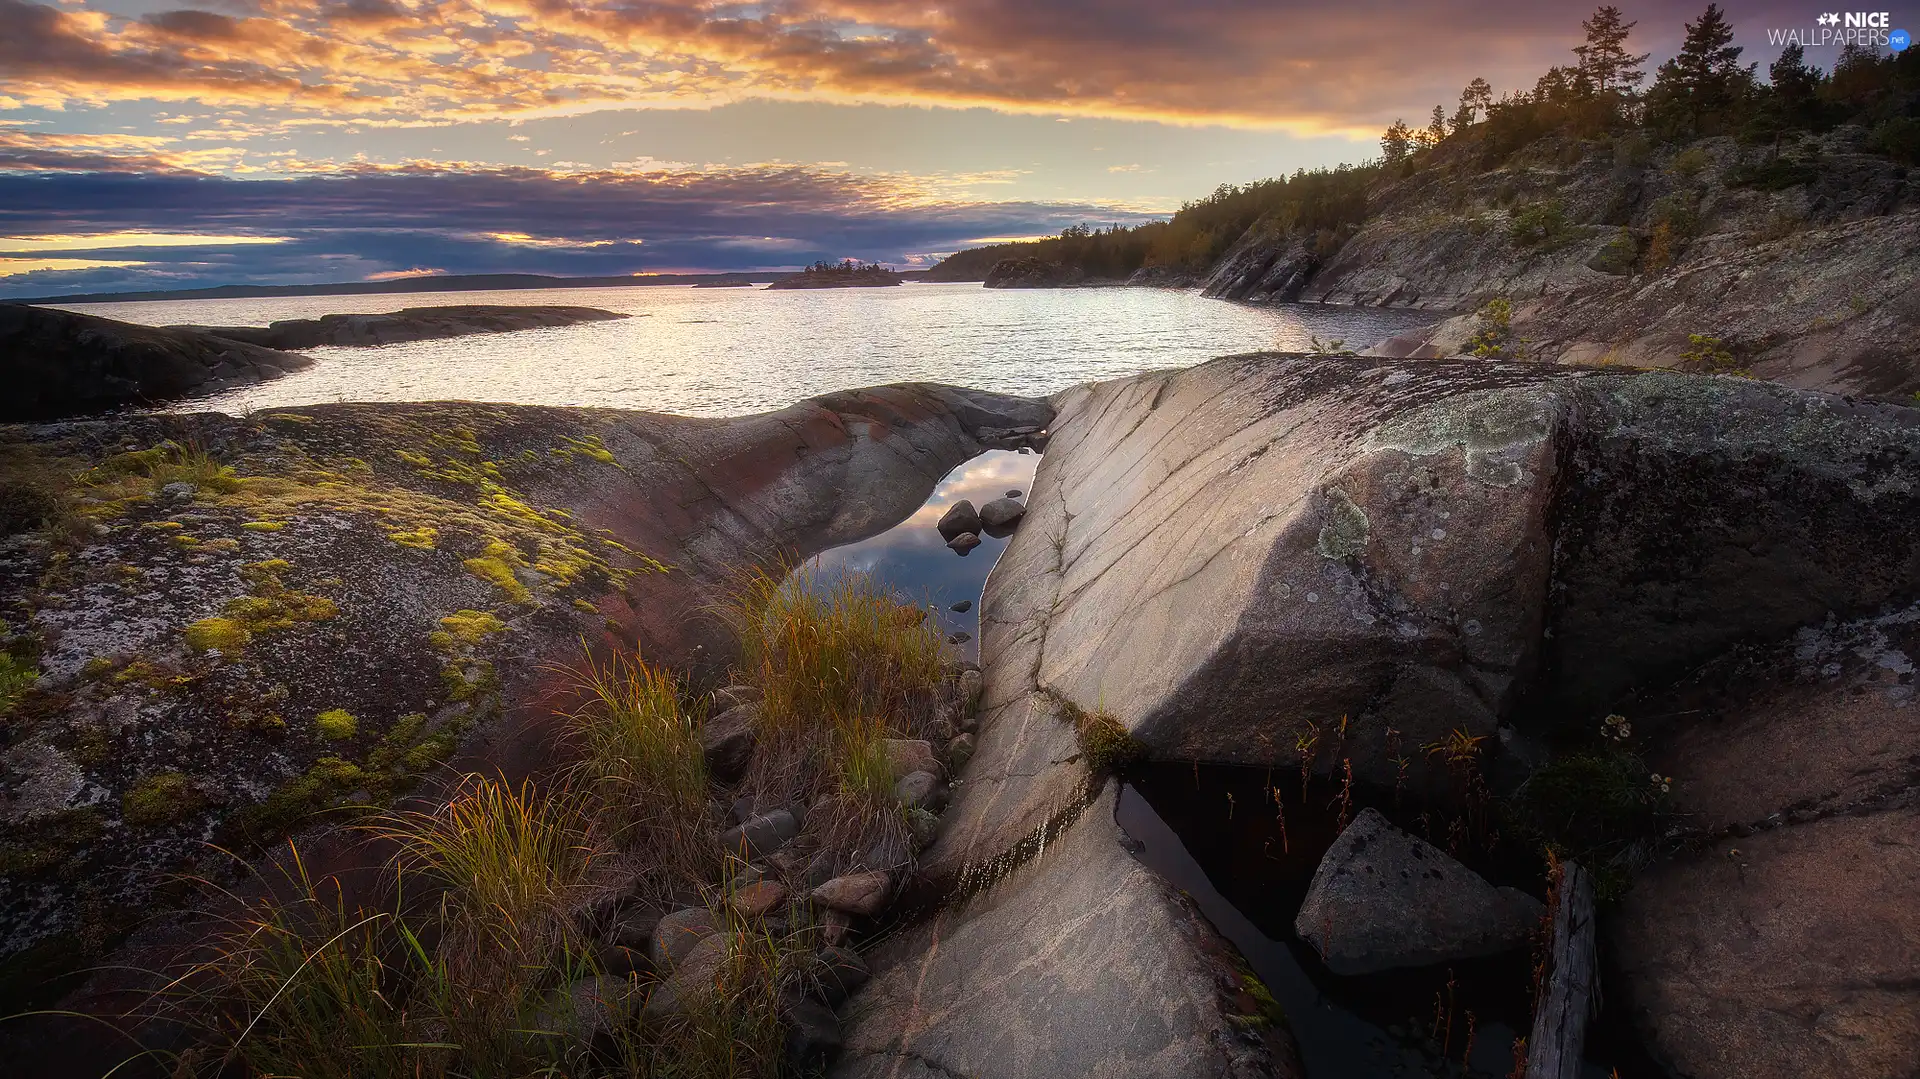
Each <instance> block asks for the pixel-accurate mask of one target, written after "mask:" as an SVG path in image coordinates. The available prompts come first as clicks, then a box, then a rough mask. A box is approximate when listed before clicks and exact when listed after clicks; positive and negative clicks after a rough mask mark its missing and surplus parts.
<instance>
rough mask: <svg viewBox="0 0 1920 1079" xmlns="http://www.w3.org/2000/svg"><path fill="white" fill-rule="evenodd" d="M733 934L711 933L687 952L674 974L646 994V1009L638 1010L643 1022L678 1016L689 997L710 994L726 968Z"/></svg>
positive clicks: (731, 947)
mask: <svg viewBox="0 0 1920 1079" xmlns="http://www.w3.org/2000/svg"><path fill="white" fill-rule="evenodd" d="M734 943H735V940H734V934H732V933H711V934H708V935H707V936H704V937H701V938H700V939H699V941H697V942H695V943H694V945H693V946H692V947H690V948H688V949H687V953H686V955H685V956H684V957H682V958H681V960H680V962H679V963H678V964H676V965H675V966H674V967H673V972H672V973H671V974H668V975H667V976H666V977H665V978H663V979H661V980H660V981H658V982H656V983H655V984H654V987H653V991H652V992H651V993H650V994H648V996H647V1001H646V1005H645V1007H643V1008H642V1009H641V1010H640V1015H641V1017H642V1018H643V1019H662V1018H665V1017H667V1016H670V1015H675V1014H678V1013H679V1011H680V1010H681V1008H683V1007H684V1006H685V1005H686V1003H687V1000H688V998H690V997H692V996H694V995H695V994H699V993H711V992H713V990H714V989H715V988H717V986H716V984H715V983H716V982H717V981H718V979H719V975H720V974H721V968H722V967H723V966H725V965H726V962H727V958H728V956H730V955H732V954H733V950H734Z"/></svg>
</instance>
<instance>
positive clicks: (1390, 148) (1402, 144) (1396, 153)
mask: <svg viewBox="0 0 1920 1079" xmlns="http://www.w3.org/2000/svg"><path fill="white" fill-rule="evenodd" d="M1412 152H1413V129H1411V128H1409V127H1408V126H1407V124H1406V121H1404V120H1395V121H1394V122H1393V126H1392V127H1389V128H1387V131H1386V134H1384V135H1382V136H1380V156H1381V158H1382V159H1383V160H1384V161H1385V162H1386V163H1387V164H1389V165H1398V164H1399V163H1400V162H1402V161H1405V160H1406V159H1407V155H1408V154H1410V153H1412Z"/></svg>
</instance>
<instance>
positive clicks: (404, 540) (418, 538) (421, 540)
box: [387, 525, 440, 551]
mask: <svg viewBox="0 0 1920 1079" xmlns="http://www.w3.org/2000/svg"><path fill="white" fill-rule="evenodd" d="M439 536H440V530H439V529H437V528H434V527H432V526H430V525H423V526H421V527H420V528H415V529H412V530H410V531H401V532H389V533H387V538H388V539H390V540H392V541H393V542H395V543H397V544H399V545H400V546H402V547H411V548H413V549H414V550H416V551H431V550H433V549H434V547H435V544H436V542H437V541H438V539H439Z"/></svg>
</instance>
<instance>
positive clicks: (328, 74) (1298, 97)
mask: <svg viewBox="0 0 1920 1079" xmlns="http://www.w3.org/2000/svg"><path fill="white" fill-rule="evenodd" d="M88 2H90V0H74V3H77V4H78V5H79V6H70V7H68V8H56V7H53V6H50V5H49V4H45V3H38V2H34V0H0V23H4V24H5V25H7V26H8V27H9V33H8V34H7V36H6V37H5V38H4V39H0V97H7V98H12V99H15V100H19V101H25V102H29V103H37V104H44V105H63V104H66V103H68V102H103V101H113V100H133V99H152V100H196V101H200V102H204V103H209V104H235V105H248V104H253V105H263V104H272V105H279V106H285V107H287V108H291V109H294V110H299V111H302V112H305V113H309V114H315V115H321V114H324V115H327V116H332V117H340V116H349V117H352V116H359V117H367V118H370V119H371V118H379V119H395V118H401V119H406V120H421V119H466V118H477V117H485V116H529V115H542V114H552V113H559V112H567V111H579V110H584V109H595V108H606V107H614V106H623V105H647V106H661V105H676V104H677V105H685V104H696V105H706V104H713V103H717V102H723V101H729V100H737V99H740V98H743V97H767V98H804V99H811V100H827V101H848V102H852V101H874V102H889V103H917V104H936V105H954V106H987V107H991V108H995V109H1001V110H1011V111H1028V112H1047V113H1066V114H1083V115H1100V116H1120V117H1136V118H1149V119H1160V120H1171V121H1176V122H1205V123H1226V124H1238V125H1254V126H1274V127H1286V128H1291V129H1295V130H1299V131H1305V132H1326V131H1339V132H1346V133H1370V132H1373V131H1376V130H1377V129H1378V126H1379V124H1380V122H1381V121H1382V119H1383V118H1390V117H1391V116H1393V115H1396V114H1404V115H1417V114H1418V113H1420V112H1424V108H1425V106H1426V105H1427V104H1431V103H1432V102H1434V101H1450V100H1452V98H1453V96H1454V95H1455V94H1457V92H1458V86H1459V84H1461V83H1463V82H1464V81H1465V80H1466V79H1467V78H1469V77H1471V76H1473V75H1484V76H1486V77H1488V78H1490V79H1492V80H1493V81H1494V83H1495V85H1496V86H1497V87H1498V86H1506V85H1514V84H1515V83H1517V82H1519V81H1521V80H1523V79H1524V80H1525V81H1527V82H1531V79H1532V76H1533V75H1534V74H1536V73H1537V72H1538V70H1539V69H1540V67H1541V66H1542V63H1543V61H1547V60H1553V59H1566V58H1567V57H1566V55H1565V53H1564V50H1565V49H1566V48H1567V47H1568V46H1571V45H1572V44H1574V43H1575V41H1576V39H1577V38H1578V36H1579V25H1578V17H1577V15H1576V14H1569V13H1568V12H1567V11H1566V10H1564V9H1552V8H1553V6H1552V5H1537V4H1535V5H1524V4H1516V3H1503V2H1499V0H1485V2H1470V0H1440V2H1437V3H1431V4H1426V5H1421V6H1419V7H1412V6H1406V5H1397V4H1388V3H1386V2H1385V0H1353V2H1349V3H1343V4H1338V5H1333V4H1326V3H1319V2H1315V3H1309V2H1307V0H1193V2H1186V3H1179V4H1171V3H1167V2H1166V0H1099V2H1096V0H1048V2H1045V3H1035V2H1033V0H942V2H940V3H937V4H935V3H928V2H927V0H763V2H762V3H759V4H756V5H754V6H752V7H746V6H740V7H734V6H729V5H716V4H713V3H711V2H709V0H236V2H238V3H245V4H247V6H248V7H249V8H250V12H251V13H250V15H249V16H247V17H235V16H229V15H224V14H217V13H213V12H208V11H198V10H177V11H165V12H160V13H156V14H152V15H148V16H146V17H145V18H143V19H139V20H130V19H126V18H123V17H119V16H114V15H109V14H106V13H104V12H101V11H96V10H93V9H91V8H88V7H86V6H84V5H85V4H86V3H88ZM1661 2H1662V3H1665V2H1666V0H1661ZM1549 9H1551V10H1549ZM1643 18H1644V19H1645V20H1646V21H1647V22H1648V24H1649V26H1652V25H1653V24H1654V23H1655V22H1656V19H1655V17H1654V16H1651V15H1646V16H1643ZM1679 18H1680V15H1679V13H1678V10H1677V9H1676V11H1675V13H1674V14H1673V16H1672V18H1671V20H1670V21H1671V22H1672V23H1673V24H1674V25H1676V26H1677V24H1678V21H1679ZM1657 21H1659V22H1660V23H1661V24H1662V25H1664V24H1665V23H1666V22H1667V21H1669V20H1668V19H1667V17H1665V16H1662V17H1660V18H1659V19H1658V20H1657ZM1462 57H1471V61H1470V63H1467V64H1463V63H1462V59H1461V58H1462Z"/></svg>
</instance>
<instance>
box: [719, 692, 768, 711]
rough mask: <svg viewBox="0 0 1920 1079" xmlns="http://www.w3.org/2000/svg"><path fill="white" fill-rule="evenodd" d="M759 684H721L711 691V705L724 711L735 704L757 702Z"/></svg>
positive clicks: (758, 698) (759, 695)
mask: <svg viewBox="0 0 1920 1079" xmlns="http://www.w3.org/2000/svg"><path fill="white" fill-rule="evenodd" d="M760 697H761V691H760V687H759V686H721V687H720V688H719V689H716V690H714V691H713V706H714V708H716V709H718V710H719V711H720V712H722V713H724V712H726V711H727V710H729V709H731V708H733V707H735V706H736V705H742V704H749V703H758V702H759V700H760Z"/></svg>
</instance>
